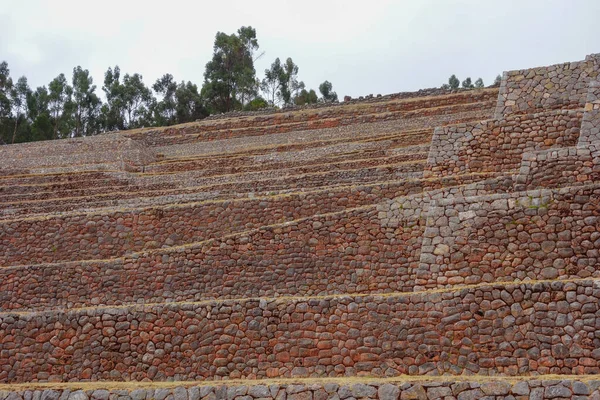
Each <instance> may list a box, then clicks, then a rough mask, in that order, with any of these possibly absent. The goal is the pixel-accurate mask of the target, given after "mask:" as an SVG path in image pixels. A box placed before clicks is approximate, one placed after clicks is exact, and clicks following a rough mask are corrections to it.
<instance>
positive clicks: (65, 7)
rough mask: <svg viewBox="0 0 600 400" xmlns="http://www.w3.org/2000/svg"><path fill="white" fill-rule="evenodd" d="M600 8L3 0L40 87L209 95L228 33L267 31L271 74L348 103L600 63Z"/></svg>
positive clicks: (5, 35)
mask: <svg viewBox="0 0 600 400" xmlns="http://www.w3.org/2000/svg"><path fill="white" fill-rule="evenodd" d="M599 20H600V0H500V1H496V0H411V1H400V0H397V1H392V0H370V1H352V0H345V1H337V0H330V1H328V0H319V1H313V0H293V1H286V0H273V1H271V0H268V1H260V0H257V1H248V0H244V1H237V0H229V1H223V0H222V1H213V2H206V1H181V0H169V1H164V0H162V1H155V0H147V1H134V0H119V1H113V0H102V1H97V2H92V1H89V0H83V1H82V0H78V1H75V0H73V1H71V0H46V1H43V0H0V61H1V60H5V61H7V62H8V64H9V68H10V69H11V76H13V78H16V77H18V76H20V75H26V76H27V78H28V79H29V82H30V85H31V86H32V87H36V86H40V85H46V84H47V83H48V82H49V81H50V80H51V79H53V78H54V77H56V76H57V75H58V74H59V73H61V72H63V73H65V74H66V75H67V77H68V78H69V79H70V76H71V72H72V70H73V67H74V66H77V65H81V66H82V67H83V68H86V69H89V70H90V72H91V73H92V76H93V77H94V83H95V84H96V85H97V86H98V92H99V93H102V90H101V87H102V82H103V80H104V72H105V71H106V69H107V68H108V67H109V66H114V65H117V64H118V65H119V66H120V67H121V71H122V73H123V74H124V73H134V72H138V73H141V74H142V75H143V77H144V81H145V83H146V84H147V85H149V86H150V85H151V84H152V83H153V82H154V81H155V80H156V79H157V78H158V77H160V76H162V75H163V74H164V73H167V72H168V73H171V74H173V75H174V77H175V79H176V80H177V81H181V80H186V81H187V80H191V81H192V82H194V83H196V84H198V86H201V84H202V81H203V72H204V66H205V64H206V62H207V61H208V60H209V59H210V58H211V55H212V46H213V41H214V36H215V34H216V32H217V31H222V32H226V33H233V32H235V31H237V29H238V28H239V27H240V26H242V25H251V26H253V27H254V28H255V29H256V31H257V37H258V42H259V45H260V50H259V52H261V51H265V52H266V54H265V55H264V57H263V58H262V59H260V60H259V61H258V62H257V65H256V70H257V74H258V76H259V77H261V78H262V76H263V72H264V69H265V68H267V67H269V65H270V64H271V62H272V61H273V60H274V59H275V58H276V57H280V58H281V59H285V58H287V57H292V59H293V60H294V62H295V63H296V64H298V66H299V67H300V72H299V78H300V80H303V81H304V82H305V83H306V85H307V86H308V87H309V88H314V89H315V90H317V87H318V85H319V83H321V82H323V81H324V80H326V79H327V80H329V81H331V82H332V83H333V88H334V90H335V91H337V93H338V95H339V96H340V98H342V97H343V96H344V95H351V96H353V97H357V96H360V95H367V94H370V93H372V94H377V93H381V94H386V93H393V92H399V91H412V90H417V89H420V88H427V87H434V86H440V85H441V84H442V83H444V82H446V81H447V79H448V76H450V75H451V74H453V73H454V74H456V75H457V76H458V78H459V79H461V80H462V79H464V78H465V77H466V76H471V77H472V78H473V80H475V79H476V78H477V77H479V76H481V77H482V78H483V79H484V82H485V83H486V84H490V83H491V82H492V81H493V79H494V77H495V76H496V75H497V74H498V73H501V72H502V71H504V70H512V69H520V68H529V67H535V66H540V65H548V64H554V63H559V62H565V61H575V60H581V59H583V58H584V57H585V55H586V54H590V53H598V52H600V34H599V33H598V29H597V26H598V23H599V22H598V21H599Z"/></svg>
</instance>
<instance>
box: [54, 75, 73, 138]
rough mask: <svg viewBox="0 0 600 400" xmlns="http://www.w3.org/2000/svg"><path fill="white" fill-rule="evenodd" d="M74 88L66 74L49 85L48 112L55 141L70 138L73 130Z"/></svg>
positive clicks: (59, 76)
mask: <svg viewBox="0 0 600 400" xmlns="http://www.w3.org/2000/svg"><path fill="white" fill-rule="evenodd" d="M72 96H73V88H72V87H71V86H70V85H69V83H68V82H67V78H66V77H65V75H64V74H60V75H58V76H57V77H56V78H54V79H53V80H52V82H50V84H49V85H48V111H49V113H50V116H51V119H52V125H53V135H52V138H53V139H58V138H65V137H68V136H69V133H70V132H71V128H72V118H71V116H72V114H73V105H74V104H73V100H72Z"/></svg>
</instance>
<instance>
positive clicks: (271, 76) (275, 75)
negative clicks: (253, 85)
mask: <svg viewBox="0 0 600 400" xmlns="http://www.w3.org/2000/svg"><path fill="white" fill-rule="evenodd" d="M283 73H284V72H283V66H282V65H281V61H280V60H279V57H277V58H276V59H275V61H273V64H271V68H269V69H266V70H265V77H264V79H263V80H262V81H261V83H260V88H261V90H262V92H263V93H264V94H265V97H266V100H267V102H268V103H269V104H270V105H271V106H275V105H276V102H277V100H278V99H279V98H280V97H281V91H280V87H281V80H280V77H281V76H282V75H283Z"/></svg>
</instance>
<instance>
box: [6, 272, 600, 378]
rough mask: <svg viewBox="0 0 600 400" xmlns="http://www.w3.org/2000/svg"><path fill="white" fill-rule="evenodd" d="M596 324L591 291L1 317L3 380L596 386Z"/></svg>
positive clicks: (522, 286)
mask: <svg viewBox="0 0 600 400" xmlns="http://www.w3.org/2000/svg"><path fill="white" fill-rule="evenodd" d="M599 312H600V286H598V284H597V282H596V281H594V280H592V279H583V280H576V281H567V280H563V281H552V282H535V281H532V282H521V283H507V284H495V285H494V284H492V285H490V286H485V285H484V286H478V287H465V288H456V289H450V290H448V291H433V292H431V293H429V292H420V293H398V294H390V295H386V296H377V295H374V296H349V295H341V296H329V297H328V296H325V297H321V298H314V299H311V298H307V299H303V298H285V297H281V298H271V299H269V298H262V299H241V300H223V301H215V302H207V303H180V304H177V303H174V304H169V303H161V304H157V305H147V306H132V307H127V308H105V309H90V310H85V309H83V310H72V311H67V312H65V313H62V312H41V313H18V314H13V315H11V314H0V329H1V330H2V332H4V334H3V335H2V337H0V344H1V345H2V351H0V380H2V381H3V382H8V383H15V382H31V381H36V380H42V381H45V380H50V381H63V382H67V381H72V380H86V379H92V380H109V381H127V380H136V381H141V380H143V379H146V378H149V379H152V380H155V381H163V380H167V379H168V378H174V379H176V380H198V379H208V378H210V379H214V378H217V377H228V378H232V379H236V378H250V379H255V378H265V377H277V376H282V377H293V376H312V377H315V376H357V375H360V374H364V375H369V376H379V377H383V376H396V375H400V374H410V375H431V374H433V375H437V374H450V375H457V374H458V375H460V374H472V373H476V374H480V375H494V374H505V375H511V376H512V375H530V374H536V373H539V374H598V373H600V351H599V349H600V345H599V343H598V341H599V340H600V338H598V337H597V335H596V333H597V332H598V329H599V326H598V322H599V321H600V318H598V313H599ZM24 354H27V357H23V355H24Z"/></svg>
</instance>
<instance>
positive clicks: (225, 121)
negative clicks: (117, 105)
mask: <svg viewBox="0 0 600 400" xmlns="http://www.w3.org/2000/svg"><path fill="white" fill-rule="evenodd" d="M598 60H599V58H598V56H597V55H593V56H589V57H588V58H587V59H586V60H585V61H583V62H579V63H569V64H562V65H558V66H551V67H547V68H542V69H533V70H523V71H513V72H509V73H506V74H505V77H504V79H503V82H502V87H501V88H500V97H499V98H498V103H497V109H496V114H497V118H494V119H489V118H490V117H491V111H492V107H490V104H491V103H492V102H493V101H491V99H492V98H493V97H495V96H496V93H495V91H494V90H482V91H472V92H460V93H450V94H444V95H440V96H437V95H432V96H430V97H424V98H419V97H414V98H406V99H391V100H390V99H389V98H388V99H386V100H385V101H369V102H365V103H356V104H348V105H346V106H342V105H340V106H336V107H331V108H327V107H320V108H314V109H301V110H291V111H290V110H288V111H287V112H278V113H273V114H268V115H266V114H265V115H262V114H261V115H251V116H247V115H234V116H230V117H229V118H218V119H212V120H209V121H204V122H199V123H192V124H188V125H184V126H179V127H173V128H169V129H151V130H139V131H134V132H127V133H121V134H119V135H106V136H104V137H99V138H86V139H82V140H73V141H59V142H57V144H56V145H55V146H54V147H52V146H48V147H43V146H42V145H40V144H28V145H25V146H22V147H18V146H16V147H10V146H9V147H7V149H8V150H6V152H5V153H4V155H6V156H7V157H8V158H7V159H8V160H9V161H8V162H7V161H4V160H1V161H0V165H9V164H10V163H11V162H12V159H15V160H16V161H14V162H13V163H12V164H10V165H11V168H12V169H11V170H10V171H7V170H6V169H4V170H3V172H5V174H4V175H3V176H1V177H0V181H1V182H0V266H1V267H0V400H7V399H10V400H34V399H35V400H87V399H96V398H97V399H103V400H108V399H110V400H125V399H129V398H132V399H136V400H143V399H148V400H150V399H156V400H167V399H169V400H198V399H211V400H213V399H225V398H226V399H229V400H234V399H240V400H241V399H243V400H248V399H262V398H276V399H286V398H288V397H289V398H290V399H294V400H303V399H307V400H313V399H314V400H317V399H323V400H324V399H327V398H332V399H361V398H374V399H375V398H380V399H398V398H400V399H437V398H443V399H474V398H484V399H487V398H509V399H510V398H515V399H517V398H518V399H521V398H527V397H531V398H573V399H581V398H587V397H591V398H598V399H600V393H599V392H598V388H599V386H600V334H599V333H598V332H600V284H599V282H600V270H599V269H598V266H599V265H600V183H598V179H599V174H600V162H599V161H600V153H599V152H600V147H598V146H599V145H600V143H599V142H600V133H599V132H600V131H599V129H600V122H598V119H599V118H598V116H599V115H600V114H599V113H598V111H600V109H599V107H600V104H598V95H599V94H600V92H599V87H598V85H597V84H596V83H595V82H592V81H593V80H594V79H596V78H595V77H596V75H597V74H598V72H599V66H598V64H599V63H598ZM474 121H481V122H474ZM448 124H454V125H451V126H445V127H439V128H437V129H436V131H435V134H434V135H433V139H431V131H432V129H433V127H434V126H440V125H448ZM430 141H431V145H430V143H429V142H430ZM96 145H97V146H96ZM86 146H87V147H86ZM94 146H96V147H94ZM111 146H112V147H111ZM115 146H121V147H122V149H116V148H115ZM127 146H129V147H127ZM132 146H133V147H132ZM69 149H71V151H69ZM98 149H100V150H105V152H106V153H110V151H111V149H116V150H115V151H113V153H112V154H106V155H100V156H98V157H99V158H89V157H88V154H90V153H93V152H97V150H98ZM147 149H151V150H147ZM37 150H39V153H38V154H39V158H41V159H44V157H46V158H45V159H44V161H42V164H39V165H37V166H36V165H34V161H35V160H32V159H27V158H26V156H27V154H29V153H32V152H34V151H37ZM0 151H2V150H0ZM427 152H428V155H427V158H426V159H425V157H424V154H425V153H427ZM123 154H126V155H127V156H126V157H125V156H123ZM132 154H133V155H132ZM0 155H1V154H0ZM119 157H121V158H119ZM123 157H125V158H127V157H129V158H127V160H133V161H132V167H131V171H128V170H127V169H129V167H128V166H126V165H125V164H124V158H123ZM119 163H120V164H119ZM75 164H76V165H75ZM117 164H118V165H117ZM113 166H118V168H116V170H115V171H105V172H103V173H99V172H89V173H76V172H73V171H77V170H81V169H83V168H86V169H89V168H96V167H97V168H104V169H105V170H106V169H109V168H113ZM140 167H141V169H142V170H141V171H139V170H135V169H136V168H138V169H139V168H140ZM123 169H125V171H124V170H123ZM41 171H42V172H48V174H39V172H41ZM67 171H70V172H68V173H61V174H59V172H67ZM17 172H19V173H20V174H16V173H17ZM559 378H562V379H559Z"/></svg>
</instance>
